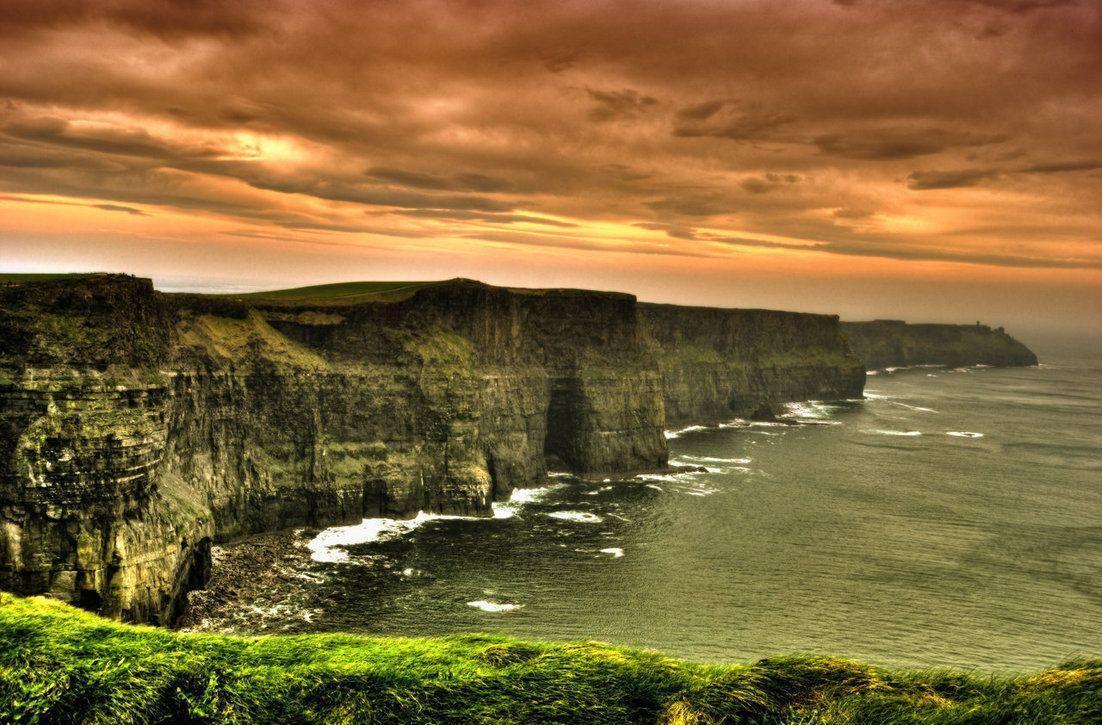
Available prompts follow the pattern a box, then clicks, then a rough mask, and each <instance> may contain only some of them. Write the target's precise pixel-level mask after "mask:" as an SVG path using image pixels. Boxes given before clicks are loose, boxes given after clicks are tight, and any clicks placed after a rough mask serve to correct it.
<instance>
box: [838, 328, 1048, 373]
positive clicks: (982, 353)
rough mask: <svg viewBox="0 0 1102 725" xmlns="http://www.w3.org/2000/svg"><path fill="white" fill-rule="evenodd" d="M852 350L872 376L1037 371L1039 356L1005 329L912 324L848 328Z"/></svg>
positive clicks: (847, 336) (847, 335) (846, 330)
mask: <svg viewBox="0 0 1102 725" xmlns="http://www.w3.org/2000/svg"><path fill="white" fill-rule="evenodd" d="M842 332H843V334H844V335H845V336H846V339H847V340H848V342H849V345H850V348H851V349H852V350H853V352H854V353H856V354H857V356H858V357H859V358H861V360H862V361H863V362H864V363H865V367H866V369H868V370H877V369H882V368H886V367H906V366H909V365H945V366H948V367H961V366H965V365H992V366H997V367H1011V366H1020V365H1036V364H1037V356H1036V355H1034V354H1033V351H1032V350H1030V349H1029V348H1028V347H1026V346H1025V345H1023V344H1022V343H1020V342H1018V341H1017V340H1015V339H1014V338H1013V337H1011V336H1010V335H1008V334H1007V333H1006V331H1005V330H1003V329H1002V328H1001V327H1000V328H997V329H992V328H990V327H988V326H987V325H981V324H979V323H976V324H975V325H941V324H918V325H914V324H908V323H905V322H903V321H901V320H873V321H872V322H843V323H842Z"/></svg>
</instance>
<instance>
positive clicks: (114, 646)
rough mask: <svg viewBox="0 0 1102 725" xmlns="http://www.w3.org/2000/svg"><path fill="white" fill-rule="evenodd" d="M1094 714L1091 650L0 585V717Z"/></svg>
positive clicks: (750, 718) (808, 719)
mask: <svg viewBox="0 0 1102 725" xmlns="http://www.w3.org/2000/svg"><path fill="white" fill-rule="evenodd" d="M158 721H170V722H212V721H215V722H280V723H298V722H311V723H314V722H317V723H322V722H324V723H341V722H392V721H401V722H440V721H452V722H486V721H491V722H517V723H522V722H523V723H531V722H549V721H554V722H601V723H617V722H652V723H658V722H667V723H711V722H727V723H737V722H766V723H816V722H845V723H849V722H853V723H867V722H922V723H928V722H929V723H933V722H938V723H943V722H981V723H987V722H991V723H996V722H997V723H1005V722H1022V723H1026V722H1028V723H1059V722H1076V723H1078V722H1100V721H1102V660H1094V661H1081V662H1070V663H1066V664H1064V665H1062V666H1060V667H1057V668H1054V669H1050V670H1045V671H1043V672H1040V673H1037V674H1033V675H1028V676H1021V677H988V676H977V675H965V674H961V673H951V672H931V671H924V672H898V671H888V670H881V669H878V668H874V667H869V666H867V665H864V664H861V663H859V662H853V661H850V660H843V659H834V658H824V657H807V656H803V657H779V658H775V659H768V660H761V661H759V662H756V663H754V664H747V665H732V666H714V665H696V664H689V663H686V662H682V661H679V660H675V659H670V658H668V657H664V656H662V655H661V654H658V653H654V652H644V651H637V650H629V649H621V648H617V647H611V646H608V645H604V644H600V643H594V642H587V643H577V644H549V643H539V642H521V641H518V640H513V639H508V638H504V637H497V636H484V635H456V636H451V637H441V638H429V639H403V638H385V637H363V636H353V635H336V634H334V635H302V636H270V637H256V638H247V637H230V636H225V635H215V634H179V633H174V632H170V631H166V630H162V629H155V628H151V627H137V626H131V625H124V624H118V623H115V622H111V621H108V620H105V619H101V618H99V617H96V616H94V615H91V614H88V613H85V612H83V611H80V610H78V609H74V608H72V607H70V606H68V605H65V604H61V603H59V602H55V601H52V600H47V599H42V598H37V597H35V598H26V599H24V598H18V597H13V596H11V595H7V594H2V595H0V722H13V723H22V722H66V723H82V722H102V723H129V722H158Z"/></svg>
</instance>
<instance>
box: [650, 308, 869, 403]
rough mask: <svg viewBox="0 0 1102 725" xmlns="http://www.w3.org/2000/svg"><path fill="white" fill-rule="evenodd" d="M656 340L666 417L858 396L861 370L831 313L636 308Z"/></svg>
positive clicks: (860, 386)
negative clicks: (782, 402) (786, 402)
mask: <svg viewBox="0 0 1102 725" xmlns="http://www.w3.org/2000/svg"><path fill="white" fill-rule="evenodd" d="M639 309H640V316H641V318H642V321H643V327H644V329H646V331H647V332H648V334H649V335H650V336H651V337H652V338H653V339H654V340H655V341H656V342H657V343H658V369H659V370H660V371H661V373H662V392H663V398H664V403H665V408H666V419H667V420H668V421H670V422H671V423H685V422H691V421H696V422H700V421H717V420H726V419H730V418H731V417H732V415H737V416H741V417H751V416H753V415H755V414H759V413H763V414H766V415H768V414H770V413H772V412H775V411H773V410H772V409H771V406H772V405H773V404H775V403H776V402H778V401H794V400H825V399H839V398H855V397H857V398H859V397H861V393H862V390H863V389H864V385H865V368H864V366H863V365H862V364H861V361H860V360H859V359H857V358H856V357H855V356H854V355H853V354H852V353H851V352H850V351H849V348H848V347H847V346H846V343H845V341H844V340H843V338H842V334H841V330H840V328H839V325H838V318H837V317H836V316H833V315H812V314H804V313H800V312H778V311H775V310H724V309H717V308H712V307H680V306H675V305H653V304H641V305H639Z"/></svg>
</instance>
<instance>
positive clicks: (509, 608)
mask: <svg viewBox="0 0 1102 725" xmlns="http://www.w3.org/2000/svg"><path fill="white" fill-rule="evenodd" d="M467 606H468V607H474V608H475V609H481V610H482V611H483V612H494V613H497V612H515V611H516V610H518V609H521V608H522V607H524V605H523V604H503V603H501V602H489V601H486V600H485V599H479V600H477V601H474V602H467Z"/></svg>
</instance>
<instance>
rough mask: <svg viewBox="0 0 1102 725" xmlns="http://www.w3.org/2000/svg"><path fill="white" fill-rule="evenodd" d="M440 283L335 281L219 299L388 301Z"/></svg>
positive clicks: (228, 295) (344, 301) (331, 301)
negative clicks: (381, 299)
mask: <svg viewBox="0 0 1102 725" xmlns="http://www.w3.org/2000/svg"><path fill="white" fill-rule="evenodd" d="M435 284H440V283H439V282H337V283H334V284H318V285H313V286H310V287H295V288H292V289H279V290H269V291H265V292H250V293H248V294H227V295H219V297H230V298H233V299H240V300H247V301H251V302H325V303H330V304H345V303H348V304H350V303H353V302H360V301H363V300H368V299H380V298H383V299H390V298H393V297H403V296H408V295H411V294H413V293H414V292H416V291H417V290H419V289H421V288H423V287H428V286H431V285H435Z"/></svg>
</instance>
